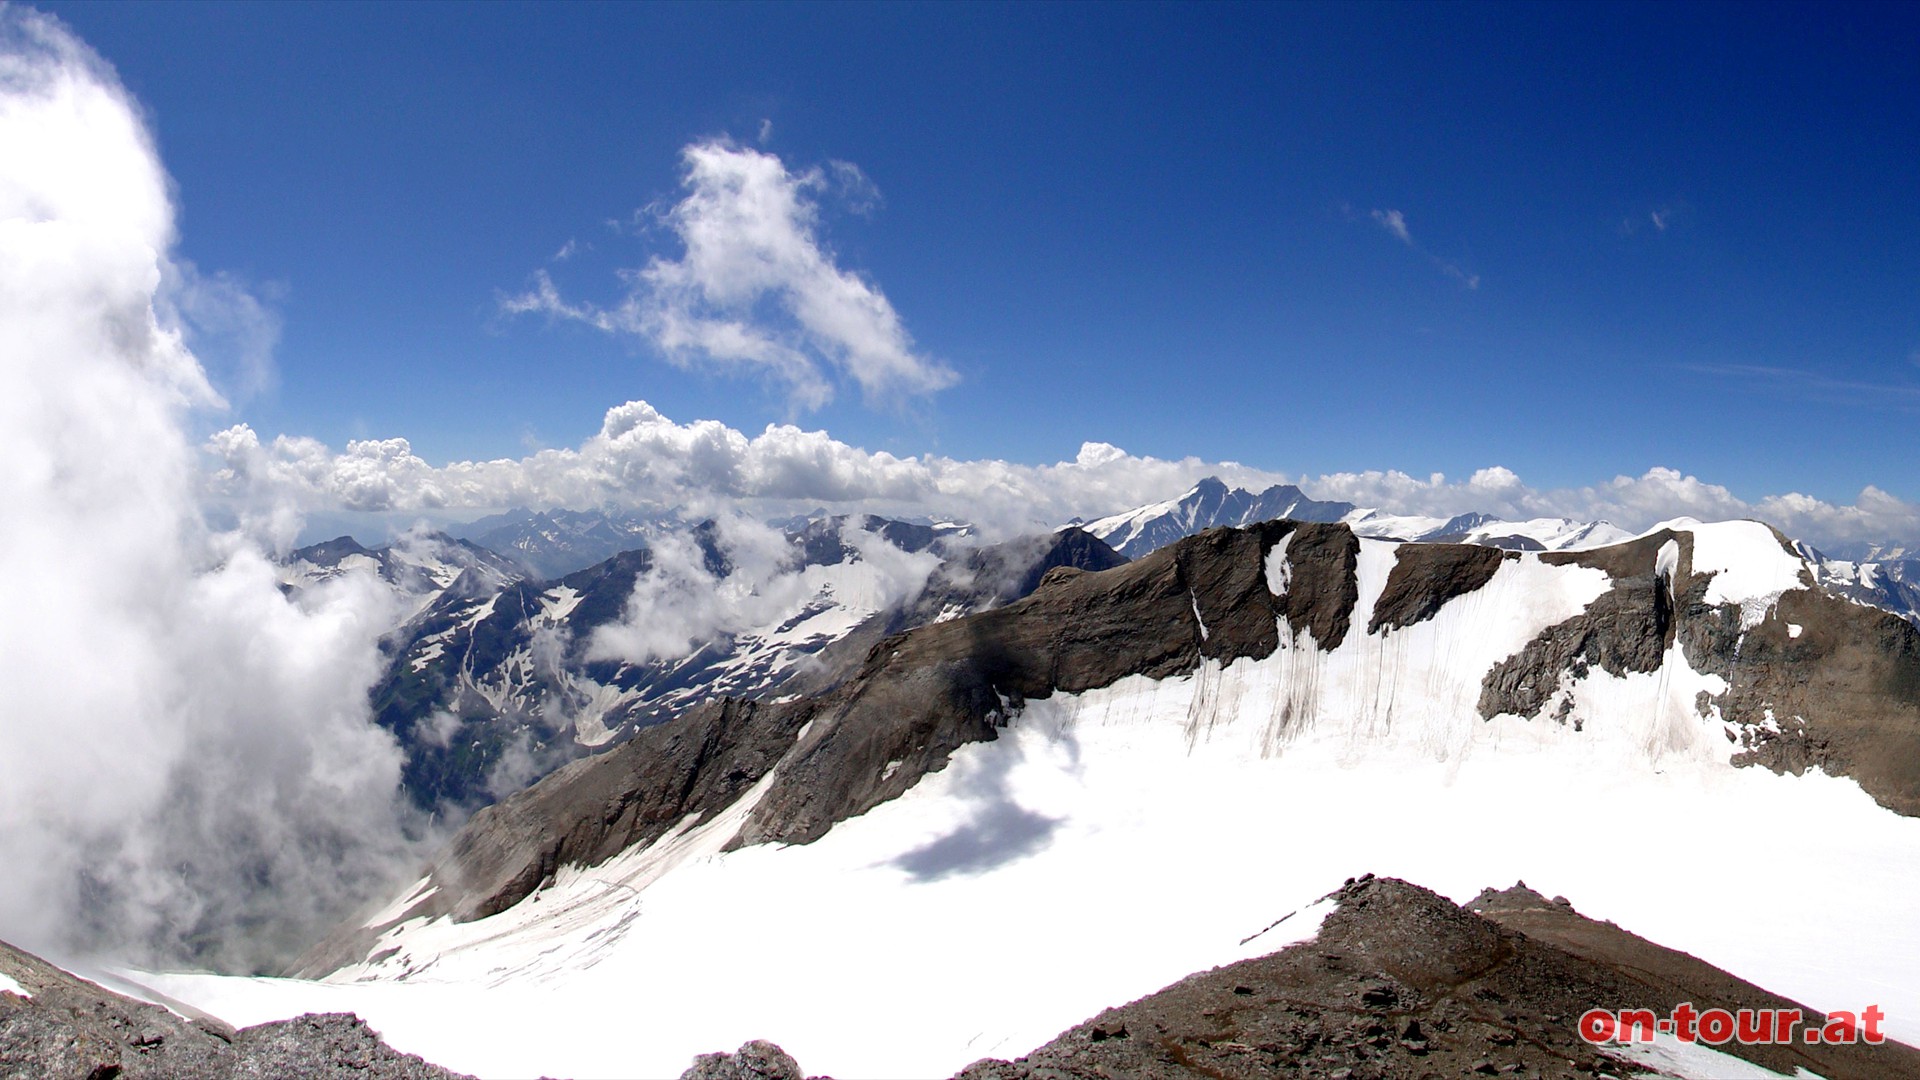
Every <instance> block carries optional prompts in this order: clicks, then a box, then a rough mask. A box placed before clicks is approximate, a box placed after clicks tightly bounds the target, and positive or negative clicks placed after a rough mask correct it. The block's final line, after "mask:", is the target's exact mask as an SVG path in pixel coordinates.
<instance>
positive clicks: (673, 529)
mask: <svg viewBox="0 0 1920 1080" xmlns="http://www.w3.org/2000/svg"><path fill="white" fill-rule="evenodd" d="M566 520H568V521H569V522H570V523H572V524H574V525H586V526H591V525H593V521H592V519H591V517H590V516H589V515H575V516H573V517H570V518H568V519H566ZM523 524H524V523H523ZM648 529H649V532H650V535H651V536H652V537H653V539H654V541H655V543H656V544H659V543H668V542H671V541H674V540H676V539H678V540H683V541H687V542H690V543H691V544H692V545H693V547H694V548H695V549H697V551H698V562H699V563H700V566H699V575H698V576H699V580H697V581H693V582H689V583H687V584H689V585H691V586H692V587H693V588H694V589H695V590H696V591H701V592H706V593H709V594H711V595H720V596H724V595H725V594H728V593H730V592H731V593H734V594H738V595H736V596H735V597H734V599H735V600H736V601H740V602H741V603H742V604H744V609H743V610H746V609H750V610H748V613H747V614H746V615H744V616H743V619H744V621H742V620H739V619H736V620H733V621H730V622H727V623H726V625H724V626H722V625H712V626H707V627H704V628H703V629H704V631H705V632H704V633H703V634H702V635H701V636H700V638H699V640H693V639H692V638H688V639H686V640H684V641H683V642H682V643H681V644H682V646H683V647H681V648H679V649H672V650H669V651H666V652H663V653H661V654H660V655H645V656H632V657H629V658H625V659H623V658H621V657H620V656H619V655H617V654H614V655H609V654H608V653H606V652H601V651H596V649H597V648H598V647H599V646H598V642H599V641H600V637H599V635H602V634H603V633H605V632H608V631H609V630H612V631H615V632H617V631H618V630H619V628H620V627H621V626H622V625H623V624H624V623H627V622H629V621H631V620H634V619H641V620H643V621H644V620H645V619H647V618H648V616H647V614H646V613H645V612H636V611H635V609H634V608H633V607H632V604H633V598H634V595H635V591H636V588H637V587H640V586H643V585H644V584H646V582H647V580H648V579H649V575H653V574H654V572H655V571H656V570H657V569H659V567H658V566H657V563H658V561H659V560H658V558H657V551H656V549H654V548H650V547H640V548H636V549H632V550H627V551H623V552H620V553H618V554H616V555H614V556H612V557H610V558H608V559H605V560H603V561H601V562H599V563H597V564H595V565H592V566H589V567H587V568H585V569H582V570H577V571H574V572H572V573H569V574H567V575H565V576H563V577H561V578H559V579H557V580H545V579H537V578H532V577H529V576H527V575H526V574H525V573H524V571H523V570H521V569H520V568H519V567H518V566H517V565H516V562H515V561H514V560H513V559H510V558H509V557H507V556H506V555H504V554H495V553H492V552H489V551H487V550H486V549H484V548H481V547H478V546H477V545H475V544H474V543H473V542H470V541H454V540H449V539H447V538H445V537H436V536H427V537H421V538H416V539H415V540H413V541H411V542H410V543H409V544H408V545H407V546H404V547H390V548H378V549H367V548H363V547H361V546H360V545H359V544H357V543H355V542H354V541H352V540H351V539H349V538H344V537H343V538H341V539H339V540H335V541H329V542H328V543H326V544H321V545H315V546H314V547H311V548H304V549H301V550H300V551H297V552H295V553H294V554H293V557H292V558H291V559H290V560H289V562H288V565H287V568H286V571H285V574H284V576H285V577H286V578H287V579H288V580H289V582H291V583H294V584H295V585H298V584H307V585H311V584H312V583H314V582H317V581H319V580H324V579H325V578H327V577H330V576H336V575H338V574H340V573H343V572H347V571H349V570H352V569H354V568H355V567H365V568H374V569H377V570H378V571H379V573H380V574H381V576H382V578H383V580H387V581H389V583H390V584H392V585H393V586H394V587H395V588H396V590H398V591H400V592H402V593H403V594H404V596H405V598H406V601H407V603H406V605H405V606H406V610H407V611H408V612H409V614H408V616H407V618H406V619H405V621H404V622H403V623H402V624H401V625H400V626H399V627H397V628H396V629H395V630H394V631H393V632H392V633H391V634H390V635H388V639H387V651H388V655H389V657H390V661H389V666H388V670H387V673H386V675H385V677H384V678H383V679H382V680H381V681H380V683H379V684H378V685H377V686H376V687H375V688H374V691H373V707H374V712H375V716H376V718H377V720H378V722H379V723H380V724H381V725H382V726H383V727H385V728H386V729H387V730H389V731H392V732H393V733H394V734H395V736H396V737H397V738H398V739H399V741H400V744H401V748H402V750H403V752H404V753H405V755H406V764H405V767H404V773H403V779H404V783H405V785H406V788H407V791H408V793H409V794H410V795H411V797H412V798H413V799H414V801H415V802H416V803H418V804H419V805H420V806H422V807H423V808H427V809H443V808H444V809H453V810H456V811H458V810H463V809H470V808H472V807H474V806H477V805H480V804H482V803H484V802H487V801H490V800H491V799H493V798H497V797H499V796H502V795H506V794H510V793H511V792H513V791H516V790H519V789H520V788H521V787H524V786H525V785H526V784H528V783H530V782H532V781H533V780H535V779H537V778H538V777H540V776H542V775H545V774H546V773H547V772H549V771H551V770H552V769H553V768H556V767H558V766H559V765H562V764H564V763H566V762H567V761H570V760H572V759H574V758H576V757H580V756H583V755H585V754H588V753H591V752H594V751H596V750H599V749H601V748H604V747H607V746H610V745H613V744H615V743H617V742H618V741H619V740H621V739H623V738H626V737H629V736H631V735H632V734H633V733H634V732H635V731H637V730H639V729H640V728H642V727H644V726H646V725H648V724H651V723H655V722H658V721H660V720H662V719H665V718H667V717H669V716H672V715H674V714H675V713H677V712H679V711H682V710H684V709H687V708H690V707H692V706H694V705H696V704H699V703H700V702H703V701H707V700H712V699H718V698H722V697H728V696H732V697H757V696H767V695H771V694H773V693H776V692H780V691H782V690H783V688H786V687H787V685H788V684H789V683H795V684H797V685H800V686H820V685H824V684H827V683H830V682H831V681H832V680H833V679H835V678H836V677H837V676H838V674H839V673H841V672H843V671H845V670H847V669H849V668H851V667H852V666H854V665H856V664H857V663H858V661H859V659H860V656H861V655H862V654H863V653H864V651H865V650H866V649H867V648H869V647H870V646H872V645H873V644H875V643H876V642H878V641H879V640H880V639H881V638H882V637H884V636H886V635H887V634H891V633H897V632H899V631H901V630H904V629H908V628H910V627H912V626H917V625H921V624H923V623H927V622H933V621H937V620H940V619H950V618H955V617H957V616H960V615H965V614H968V613H971V612H973V611H977V610H981V609H982V608H984V607H988V606H992V605H995V604H999V603H1004V602H1006V601H1008V600H1012V599H1017V598H1018V597H1020V596H1023V595H1025V594H1026V593H1027V592H1031V591H1032V589H1033V588H1034V587H1035V586H1036V585H1037V583H1038V579H1039V576H1040V575H1041V574H1042V573H1044V572H1045V571H1046V570H1047V569H1049V568H1051V567H1053V566H1055V565H1071V566H1077V567H1080V568H1082V569H1105V568H1106V567H1108V566H1113V565H1117V564H1118V563H1120V562H1122V561H1124V560H1122V559H1121V558H1120V557H1119V556H1117V555H1115V554H1114V553H1113V552H1112V551H1110V550H1109V549H1108V548H1107V547H1106V546H1105V545H1104V544H1101V543H1100V542H1099V541H1097V540H1094V539H1093V538H1092V537H1090V536H1087V535H1086V534H1085V533H1081V532H1079V531H1078V530H1068V531H1066V532H1063V533H1058V534H1054V535H1052V536H1046V537H1034V538H1028V539H1025V540H1017V541H1012V542H1009V543H1004V544H999V545H991V546H978V545H973V544H967V543H961V542H958V541H959V540H960V539H961V536H960V534H961V530H960V529H959V528H957V527H951V526H949V527H935V526H928V525H918V524H913V523H907V522H899V521H892V520H888V519H884V518H879V517H874V516H871V515H866V516H861V517H828V518H820V519H813V520H808V521H806V522H805V523H804V524H803V525H801V526H800V527H798V528H797V529H795V530H794V531H791V532H788V533H787V534H785V541H784V543H785V548H786V550H785V551H784V552H782V553H780V556H779V561H778V563H777V565H776V567H775V568H774V574H775V575H776V576H774V577H768V578H758V577H754V576H752V575H750V574H745V573H736V567H735V566H734V561H735V557H736V554H737V553H736V552H734V551H732V550H731V549H730V547H729V541H728V540H727V538H726V537H725V536H724V535H723V534H722V533H721V531H719V530H717V529H716V528H715V527H714V526H713V524H712V523H710V522H709V523H703V524H699V525H693V526H686V525H678V526H675V525H673V524H671V523H668V522H665V521H663V520H659V519H656V520H654V521H652V522H650V523H649V525H648ZM588 531H589V532H590V533H591V534H593V535H598V534H599V530H598V529H597V528H593V529H589V530H588ZM567 550H569V551H572V552H575V553H577V552H578V551H579V550H580V549H579V548H569V549H567ZM524 553H525V549H521V550H519V551H517V552H516V554H521V555H523V554H524ZM548 556H549V557H551V558H553V559H558V558H559V554H558V552H557V551H553V550H550V551H548ZM882 556H887V557H888V558H882V559H881V562H876V561H875V559H876V558H877V557H882ZM893 556H917V557H919V558H920V559H921V563H920V564H917V565H916V566H906V567H902V566H895V565H890V564H889V559H890V558H891V557H893ZM883 564H884V565H883ZM902 575H904V577H903V576H902ZM697 601H698V598H690V597H688V596H685V595H676V596H670V597H662V598H660V602H661V603H662V604H680V605H688V604H693V603H695V602H697ZM756 601H757V602H756ZM697 629H701V628H697Z"/></svg>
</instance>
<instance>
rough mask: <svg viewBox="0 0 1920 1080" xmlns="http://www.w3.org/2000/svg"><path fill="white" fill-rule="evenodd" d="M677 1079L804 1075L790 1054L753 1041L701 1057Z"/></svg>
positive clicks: (770, 1079) (798, 1078) (793, 1079)
mask: <svg viewBox="0 0 1920 1080" xmlns="http://www.w3.org/2000/svg"><path fill="white" fill-rule="evenodd" d="M680 1080H807V1075H806V1074H805V1073H803V1072H801V1071H800V1065H799V1063H798V1062H796V1061H794V1060H793V1055H791V1054H789V1053H787V1052H786V1051H785V1050H782V1049H780V1047H778V1046H776V1045H774V1044H773V1043H770V1042H768V1041H766V1040H765V1039H755V1040H753V1041H752V1042H749V1043H747V1044H745V1045H743V1046H741V1047H740V1049H738V1050H736V1051H734V1052H733V1053H731V1054H701V1055H700V1056H699V1057H697V1058H694V1059H693V1066H692V1067H691V1068H689V1069H688V1070H687V1071H686V1072H683V1073H681V1074H680ZM814 1080H827V1078H825V1077H816V1078H814Z"/></svg>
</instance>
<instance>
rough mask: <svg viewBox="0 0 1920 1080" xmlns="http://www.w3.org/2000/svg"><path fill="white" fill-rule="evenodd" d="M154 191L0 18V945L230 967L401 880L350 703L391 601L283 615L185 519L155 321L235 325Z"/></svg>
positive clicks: (94, 95)
mask: <svg viewBox="0 0 1920 1080" xmlns="http://www.w3.org/2000/svg"><path fill="white" fill-rule="evenodd" d="M168 187H169V185H168V179H167V177H166V175H165V173H164V172H163V170H162V168H161V166H160V163H159V160H158V158H157V157H156V156H155V153H154V149H153V145H152V141H151V139H150V137H149V136H148V134H147V132H146V131H145V129H144V128H143V126H142V124H141V122H140V120H139V115H138V110H137V108H136V107H135V106H134V105H133V104H132V103H131V102H130V101H129V100H128V98H127V96H126V94H125V92H124V91H123V90H122V89H121V88H120V85H119V83H118V82H117V80H116V79H115V77H114V75H113V73H112V72H111V70H110V69H108V68H107V66H106V65H105V64H104V63H103V62H101V61H100V60H99V58H98V57H96V56H95V55H93V54H92V53H91V52H90V51H88V50H87V49H86V47H85V46H84V45H82V44H80V43H79V42H78V41H77V40H75V39H74V38H73V37H72V36H71V35H70V34H68V33H67V32H66V30H65V29H64V28H63V27H62V26H61V24H60V23H59V22H58V21H56V20H54V19H52V18H49V17H47V16H44V15H40V14H38V13H35V12H32V11H30V10H26V9H22V8H0V460H4V461H5V462H6V463H7V466H6V468H5V469H0V507H3V508H4V509H3V510H0V514H4V519H0V686H4V687H6V706H5V708H4V709H0V821H4V822H5V823H6V827H5V828H4V829H0V866H5V867H6V868H7V873H6V876H5V879H4V881H0V937H5V938H8V939H11V940H15V941H26V942H31V943H35V944H40V945H42V946H44V947H50V948H54V949H56V950H60V951H71V950H75V949H83V948H116V947H117V948H122V949H129V950H140V951H146V952H147V955H149V956H153V957H158V958H163V959H172V960H175V961H178V960H181V959H184V958H186V956H187V955H188V954H189V953H197V954H198V955H199V958H200V959H202V960H208V961H224V962H226V963H229V964H236V965H243V966H244V965H252V964H255V963H260V962H266V961H270V960H271V959H273V958H275V957H276V956H280V957H283V958H284V955H285V953H284V950H286V949H287V948H289V947H291V946H297V945H303V944H305V943H306V942H307V941H309V940H311V938H310V937H309V935H311V934H313V933H314V932H315V931H317V930H319V929H322V928H324V927H325V926H326V925H328V924H330V923H331V922H332V921H333V920H334V919H336V918H338V917H339V916H340V915H342V914H343V913H344V911H343V909H344V908H346V907H350V906H351V905H353V904H354V903H356V902H358V901H360V900H362V899H364V898H365V897H366V896H367V895H368V894H369V893H370V892H374V891H377V890H379V889H381V888H382V887H384V886H386V885H387V884H388V883H389V881H390V879H391V878H392V876H393V875H394V874H395V873H396V872H397V871H402V870H404V869H406V868H407V864H408V863H411V862H412V859H413V856H414V852H413V851H412V850H411V849H410V848H409V847H408V845H407V843H406V841H405V840H404V838H403V836H402V832H401V819H400V817H399V815H400V813H401V810H400V807H399V802H398V800H397V798H396V795H397V779H398V771H399V755H398V752H397V750H396V748H395V747H394V744H393V742H392V740H391V739H390V738H389V737H387V736H386V735H385V733H383V732H381V731H379V730H378V729H377V728H375V727H373V726H372V725H371V724H370V722H369V718H368V715H367V705H366V689H367V687H368V686H369V685H370V683H371V682H372V680H373V679H374V678H376V677H377V675H378V673H379V669H380V656H379V652H378V649H377V647H376V639H377V636H378V634H379V633H380V631H381V629H382V628H383V627H384V625H386V622H387V620H388V618H389V617H390V612H389V611H388V610H387V605H388V604H389V603H391V601H390V600H389V599H388V598H387V596H386V594H385V591H384V590H381V589H378V588H375V587H374V586H373V585H372V584H371V583H369V582H367V581H365V580H363V579H359V578H348V579H343V580H342V581H341V582H339V583H337V584H335V585H333V586H331V587H329V588H326V589H322V590H319V591H317V592H316V593H314V594H313V595H311V596H310V597H308V598H307V599H306V600H304V601H302V602H301V603H298V604H296V603H293V602H289V601H288V600H287V599H286V598H285V597H283V596H282V595H281V593H280V591H279V588H278V585H277V580H276V575H275V572H274V569H273V567H272V566H271V565H270V564H269V563H268V562H267V561H266V559H265V558H264V557H263V556H262V555H261V554H260V553H259V552H258V551H257V550H256V549H255V548H254V547H253V545H252V544H251V543H250V542H248V541H247V540H246V539H245V537H244V536H242V535H240V534H219V533H216V532H214V531H212V530H210V529H209V528H208V527H207V526H206V524H205V522H204V521H203V520H202V518H201V516H200V514H199V511H198V509H197V506H198V496H199V490H198V485H199V483H200V477H199V475H198V474H199V469H200V464H201V460H200V458H199V457H198V455H197V453H196V450H195V448H194V446H193V445H192V442H191V441H190V439H189V438H188V437H187V435H186V430H187V426H188V423H189V420H190V418H191V415H192V410H194V409H197V408H206V407H212V406H217V405H218V404H219V402H220V398H219V395H217V394H216V393H215V392H214V390H213V388H212V386H211V384H210V383H209V380H208V378H207V376H206V373H205V371H204V370H203V368H202V366H201V364H200V362H199V360H198V359H197V358H196V357H195V356H194V354H193V353H192V352H191V351H190V350H189V349H188V347H187V337H186V333H185V331H184V330H183V321H185V320H188V319H190V318H192V317H194V316H195V315H196V312H198V313H201V314H204V313H205V312H206V311H208V310H213V309H216V308H220V307H221V305H225V308H224V309H223V310H226V311H227V312H228V313H229V314H231V313H233V312H238V314H237V315H234V316H233V317H234V318H235V319H237V320H239V322H238V324H236V325H237V326H238V327H239V328H240V329H241V330H244V327H245V324H246V322H247V320H249V319H251V318H253V317H254V316H255V315H257V314H258V313H259V311H260V310H261V309H259V308H257V307H250V306H249V305H248V303H247V302H245V300H244V299H243V294H242V293H241V291H240V290H239V289H238V287H237V286H236V285H234V283H233V282H231V281H230V280H227V279H222V278H219V277H217V276H215V277H202V276H199V275H196V274H194V273H193V272H192V270H191V268H189V267H186V266H184V264H180V263H175V262H171V261H169V259H168V256H167V252H168V251H169V249H170V248H171V246H172V243H173V239H174V226H173V209H172V206H171V205H170V202H169V198H168ZM209 305H211V306H212V307H209ZM241 336H242V337H243V338H244V337H245V336H246V335H245V333H242V334H241ZM257 343H258V339H256V344H257ZM240 441H242V442H243V441H244V440H240ZM309 449H311V448H309ZM382 467H383V468H384V467H386V464H385V463H383V466H382ZM239 927H247V928H248V933H247V940H246V941H239V940H235V939H231V938H223V937H222V936H221V935H222V933H223V932H225V931H232V930H234V929H235V928H239Z"/></svg>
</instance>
